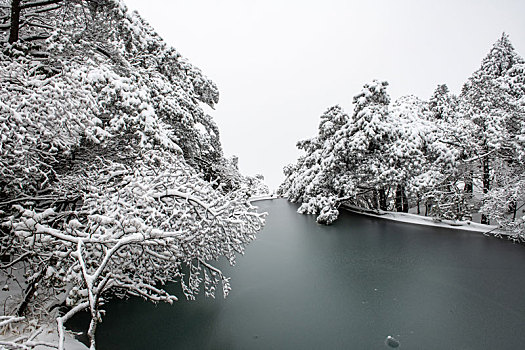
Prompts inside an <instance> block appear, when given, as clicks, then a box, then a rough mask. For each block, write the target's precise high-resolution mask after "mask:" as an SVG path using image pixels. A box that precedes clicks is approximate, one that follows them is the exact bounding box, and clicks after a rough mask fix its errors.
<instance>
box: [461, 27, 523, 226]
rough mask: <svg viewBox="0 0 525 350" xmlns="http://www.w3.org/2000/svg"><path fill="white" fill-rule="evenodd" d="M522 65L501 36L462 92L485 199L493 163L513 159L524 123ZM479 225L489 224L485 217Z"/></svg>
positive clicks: (507, 40)
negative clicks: (473, 136) (473, 127)
mask: <svg viewBox="0 0 525 350" xmlns="http://www.w3.org/2000/svg"><path fill="white" fill-rule="evenodd" d="M524 63H525V61H524V60H523V58H521V57H520V56H519V55H518V54H517V53H516V52H515V50H514V47H513V46H512V44H511V42H510V40H509V38H508V36H507V35H506V34H505V33H503V35H502V37H501V38H500V39H498V41H496V43H495V44H494V46H493V47H492V49H491V51H490V52H489V54H488V55H487V56H486V57H485V58H484V59H483V61H482V63H481V67H480V68H479V69H478V70H477V71H476V72H474V73H473V75H472V76H471V77H470V78H469V80H468V81H467V83H466V84H465V85H464V87H463V90H462V94H461V97H462V98H463V99H464V101H465V104H466V115H467V116H468V117H469V118H470V119H471V120H472V121H473V122H474V124H475V126H476V131H475V133H474V134H476V135H478V137H479V138H478V139H477V140H474V146H475V149H476V150H477V152H478V157H479V159H480V161H481V173H482V183H483V194H484V195H485V196H486V195H487V194H488V192H489V191H490V190H491V189H492V181H493V177H494V175H493V174H494V171H496V167H495V164H496V163H497V161H499V160H500V159H505V161H507V162H508V161H512V159H513V158H514V157H515V142H516V141H515V140H516V139H517V138H518V135H517V133H518V132H521V128H520V124H521V123H522V121H523V120H524V114H523V107H522V106H520V104H519V103H518V101H519V98H521V97H522V96H523V93H524V90H523V85H522V82H523V81H525V75H523V65H524ZM499 168H500V169H501V167H499ZM482 223H489V218H488V217H487V216H486V215H485V214H484V215H483V216H482Z"/></svg>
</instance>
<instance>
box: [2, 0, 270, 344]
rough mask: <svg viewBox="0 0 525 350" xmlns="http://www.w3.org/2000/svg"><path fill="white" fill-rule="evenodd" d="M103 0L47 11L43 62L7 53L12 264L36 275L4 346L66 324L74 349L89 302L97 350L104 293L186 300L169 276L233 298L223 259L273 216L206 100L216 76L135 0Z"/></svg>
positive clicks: (6, 253) (5, 161) (6, 264)
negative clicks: (251, 199)
mask: <svg viewBox="0 0 525 350" xmlns="http://www.w3.org/2000/svg"><path fill="white" fill-rule="evenodd" d="M96 3H97V4H96V5H97V6H94V7H93V8H92V9H90V11H91V12H90V16H81V14H82V13H83V12H84V10H85V8H84V7H83V4H82V3H81V2H68V6H70V7H69V8H68V11H67V12H64V13H63V16H62V17H60V18H58V17H57V16H54V15H53V11H45V12H42V14H41V16H45V18H46V21H47V22H46V23H47V24H48V25H49V29H48V30H49V34H50V36H49V38H48V39H47V40H46V41H45V43H43V44H42V45H45V47H43V49H44V50H45V52H46V53H47V55H46V57H44V58H42V59H40V58H39V59H35V57H34V55H32V54H31V53H30V52H29V51H24V50H19V49H20V47H23V43H22V44H20V45H22V46H16V45H10V44H8V43H5V44H2V45H3V47H2V50H0V76H2V79H1V80H0V86H1V88H0V130H1V138H0V174H1V176H0V230H1V236H0V256H1V257H2V264H0V273H2V274H3V276H4V277H6V278H8V279H11V282H13V283H14V280H13V279H14V277H9V276H10V272H11V270H13V269H22V270H23V271H24V274H23V276H21V277H22V280H21V281H20V280H18V279H17V281H16V282H19V283H20V288H19V293H17V294H13V297H12V298H10V299H9V300H8V301H7V302H6V303H5V307H4V311H3V312H4V313H5V314H3V315H2V316H0V317H1V318H0V327H3V326H4V325H6V326H8V327H11V329H12V330H13V331H20V332H21V336H20V337H19V338H18V339H15V340H13V342H5V343H0V345H5V346H9V347H15V348H16V347H19V348H24V346H30V345H31V344H34V339H33V338H31V337H30V336H29V333H28V332H29V331H30V330H31V329H32V328H33V327H35V326H36V327H37V328H38V327H39V326H41V325H43V324H45V323H46V322H50V321H51V320H52V319H55V321H54V322H57V327H58V328H57V329H58V331H59V332H60V334H61V337H60V339H61V340H60V344H59V345H58V346H59V348H60V349H62V348H63V332H64V329H63V324H64V322H65V321H66V320H67V319H68V318H70V317H71V316H72V315H73V314H74V313H76V312H78V311H80V310H88V311H89V312H90V314H91V325H90V328H89V330H88V335H89V337H90V340H91V343H92V348H94V347H95V337H94V334H95V330H96V325H97V323H98V322H100V320H101V317H102V315H103V304H104V300H105V299H107V298H108V297H109V296H113V295H117V296H126V295H139V296H142V297H144V298H145V299H147V300H151V301H154V302H173V301H174V300H175V299H176V298H175V297H174V296H173V295H171V294H170V293H169V292H167V291H166V290H165V289H164V287H163V286H164V285H165V284H166V283H169V282H176V283H179V284H180V286H181V288H182V290H183V292H184V294H185V296H186V297H187V298H190V299H191V298H193V296H194V295H195V294H196V293H197V292H198V290H199V288H200V287H199V286H201V285H204V290H205V292H206V294H207V295H213V294H214V292H215V289H216V287H217V285H221V286H222V291H223V293H224V294H225V295H226V294H227V293H228V290H229V288H230V287H229V279H228V278H227V277H225V276H224V275H223V274H222V272H221V271H220V270H218V269H216V268H215V267H213V266H212V261H213V260H216V259H217V258H219V257H221V256H225V257H226V258H227V259H228V260H229V261H230V263H232V264H233V263H234V261H235V254H237V253H241V254H242V252H243V251H244V246H245V245H246V244H247V243H248V242H249V241H251V240H252V239H254V234H255V233H256V232H257V231H258V230H260V229H261V227H262V225H263V223H264V215H263V214H260V213H257V212H256V210H255V208H254V207H252V206H251V205H250V204H249V203H248V202H247V193H248V192H250V191H252V189H251V188H250V185H251V184H248V183H247V184H244V183H243V181H244V180H242V179H243V177H242V176H241V175H240V174H239V173H238V169H236V168H235V167H234V166H232V164H231V162H230V161H229V160H227V159H225V158H224V157H223V155H222V149H221V146H220V140H219V132H218V129H217V126H216V125H215V123H214V122H213V120H212V118H211V117H210V116H208V115H206V114H205V113H204V111H203V109H202V107H201V106H200V103H206V104H208V105H209V106H211V107H213V106H214V104H215V103H217V102H218V96H219V95H218V90H217V87H216V85H215V84H214V83H213V82H212V81H211V80H209V79H208V78H207V77H206V76H204V75H203V74H202V72H201V71H200V70H199V69H198V68H196V67H194V66H193V65H191V64H190V63H189V62H188V61H186V60H185V59H184V58H183V57H182V56H181V55H180V54H179V53H178V52H177V51H176V50H175V49H173V48H170V47H169V46H167V45H166V44H165V43H164V42H163V40H162V39H161V38H160V37H159V36H158V35H157V34H156V33H155V32H154V30H153V29H152V28H151V27H150V26H149V25H147V24H146V23H145V22H144V21H143V20H142V19H141V18H140V16H139V15H138V14H137V13H129V12H128V11H127V9H126V7H125V5H124V4H123V3H122V2H121V1H119V0H107V1H97V2H96ZM35 4H36V2H35ZM41 4H43V2H41ZM87 20H89V21H90V22H89V23H88V24H89V25H88V26H86V25H85V24H86V23H83V22H84V21H87ZM79 22H82V23H83V24H84V25H79ZM184 269H186V270H184ZM183 271H187V272H183ZM19 277H20V276H19ZM15 284H16V283H15ZM56 305H62V306H67V310H66V312H65V313H60V312H59V311H60V310H62V308H57V307H55V306H56ZM15 323H16V324H18V325H19V326H18V327H15V326H14V324H15ZM31 342H33V343H31Z"/></svg>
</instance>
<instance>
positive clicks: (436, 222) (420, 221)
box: [341, 205, 506, 236]
mask: <svg viewBox="0 0 525 350" xmlns="http://www.w3.org/2000/svg"><path fill="white" fill-rule="evenodd" d="M341 208H343V209H345V210H348V211H350V212H353V213H357V214H362V215H367V216H372V217H375V218H380V219H386V220H391V221H397V222H404V223H407V224H414V225H424V226H433V227H444V228H449V229H455V230H463V231H474V232H480V233H483V234H492V235H494V236H506V234H505V233H504V232H502V231H500V230H498V226H496V225H484V224H479V223H476V222H472V221H458V220H445V219H438V218H435V217H429V216H421V215H417V214H410V213H399V212H392V211H384V210H371V209H365V208H360V207H356V206H352V205H342V206H341Z"/></svg>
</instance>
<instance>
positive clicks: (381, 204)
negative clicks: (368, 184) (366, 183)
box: [379, 187, 388, 210]
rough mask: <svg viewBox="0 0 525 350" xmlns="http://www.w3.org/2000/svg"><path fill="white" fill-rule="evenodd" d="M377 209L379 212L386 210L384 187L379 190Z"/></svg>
mask: <svg viewBox="0 0 525 350" xmlns="http://www.w3.org/2000/svg"><path fill="white" fill-rule="evenodd" d="M379 209H381V210H387V209H388V208H387V206H386V193H385V189H384V187H381V188H380V189H379Z"/></svg>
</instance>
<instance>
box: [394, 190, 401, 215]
mask: <svg viewBox="0 0 525 350" xmlns="http://www.w3.org/2000/svg"><path fill="white" fill-rule="evenodd" d="M402 192H403V188H402V187H401V185H397V187H396V199H395V207H396V211H397V212H401V211H403V193H402Z"/></svg>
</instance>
